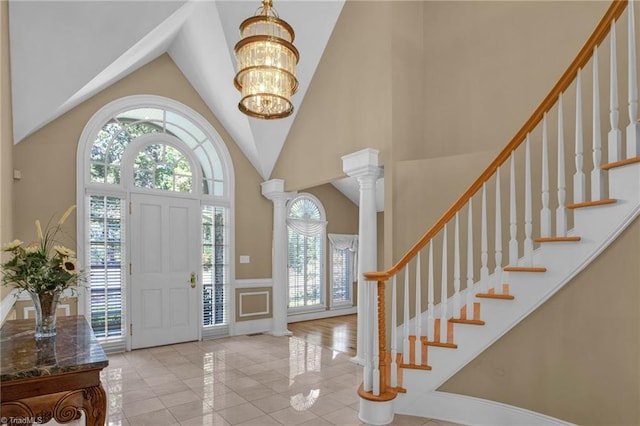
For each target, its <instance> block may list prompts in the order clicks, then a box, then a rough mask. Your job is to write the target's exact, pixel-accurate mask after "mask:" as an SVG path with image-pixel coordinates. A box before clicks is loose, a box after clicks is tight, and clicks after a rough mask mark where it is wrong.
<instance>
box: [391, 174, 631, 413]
mask: <svg viewBox="0 0 640 426" xmlns="http://www.w3.org/2000/svg"><path fill="white" fill-rule="evenodd" d="M609 186H610V197H611V198H614V199H616V200H617V201H616V203H614V204H608V205H602V206H597V207H587V208H581V209H577V210H575V211H574V228H573V230H572V232H570V234H572V235H577V236H580V237H581V240H580V241H579V242H556V243H546V244H542V245H541V247H539V248H538V249H536V253H535V257H534V264H535V265H536V266H544V267H546V268H547V272H545V273H515V272H510V273H508V276H507V277H505V280H504V281H505V282H508V283H509V284H510V289H511V294H513V295H514V296H515V300H510V301H504V300H492V299H482V300H480V299H477V298H476V300H475V302H481V303H482V310H481V316H482V319H483V320H484V321H485V325H484V326H470V325H464V324H455V334H454V341H455V343H456V344H457V345H458V348H457V349H447V348H439V347H432V346H431V347H429V365H431V366H432V367H433V369H432V370H430V371H421V370H413V369H404V371H403V375H404V378H403V387H404V388H405V389H406V390H407V392H406V393H404V394H399V395H398V397H397V398H396V399H395V400H394V411H395V412H396V413H398V414H408V415H415V416H421V417H429V418H439V419H442V420H450V421H457V422H463V423H465V420H464V419H463V418H461V417H460V416H464V415H470V416H471V417H470V418H468V419H467V420H466V422H467V423H473V422H474V420H473V413H466V414H465V413H461V412H460V411H459V410H457V411H456V410H454V411H456V412H453V411H452V412H451V415H450V416H444V417H443V413H442V409H437V407H436V406H434V405H433V404H428V403H426V402H427V401H430V400H436V399H438V398H440V396H439V395H440V394H444V393H443V392H435V391H436V389H437V388H438V387H439V386H441V385H442V384H443V383H444V382H445V381H447V380H448V379H449V378H450V377H452V376H453V375H454V374H456V373H457V372H458V371H459V370H460V369H462V368H463V367H464V366H465V365H467V364H468V363H469V362H470V361H472V360H473V359H474V358H475V357H476V356H478V355H479V354H480V353H482V352H483V351H484V350H486V349H487V348H488V347H489V346H491V345H492V344H493V343H494V342H495V341H497V340H498V339H499V338H500V337H502V336H503V335H504V334H505V333H507V332H508V331H509V330H510V329H512V328H513V327H514V326H516V325H517V324H518V323H519V322H520V321H522V320H523V319H524V318H526V317H527V316H528V315H529V314H530V313H531V312H533V311H534V310H536V309H537V308H538V307H539V306H540V305H542V304H543V303H544V302H545V301H546V300H548V299H549V298H550V297H552V296H553V295H554V294H555V293H556V292H557V291H558V290H560V289H561V288H562V287H563V286H564V285H565V284H567V283H568V282H569V281H571V279H572V278H573V277H575V276H576V275H577V274H578V273H579V272H580V271H582V270H583V269H584V268H585V267H586V266H587V265H589V264H590V263H591V262H592V261H593V260H594V259H595V258H597V257H598V256H599V255H600V253H602V252H603V251H604V250H605V249H606V248H607V247H608V246H609V245H610V244H611V243H612V242H613V241H615V239H616V238H617V237H618V236H619V235H620V234H621V233H622V232H623V231H624V230H625V229H626V228H627V227H628V226H629V225H630V224H631V223H632V222H633V221H634V220H635V219H636V218H637V217H638V216H639V215H640V164H638V163H635V164H630V165H626V166H623V167H619V168H615V169H611V170H609ZM489 279H490V280H493V277H491V276H490V277H489ZM492 282H493V281H492ZM477 286H478V283H476V284H474V293H478V291H476V287H477ZM462 296H464V295H462ZM462 300H464V297H462ZM452 307H453V303H452V298H449V300H448V301H447V308H448V312H452ZM439 311H440V306H437V307H436V308H435V309H434V317H436V318H437V314H438V313H439ZM426 315H427V313H426V312H425V313H423V316H422V318H423V319H424V318H425V317H426ZM412 322H413V320H412ZM412 329H413V328H411V330H412ZM402 332H403V327H402V326H400V327H398V334H399V335H400V334H401V333H402ZM399 338H400V339H401V337H399ZM399 347H401V346H399ZM434 398H435V399H434ZM487 402H488V401H487ZM494 405H496V406H498V405H503V406H505V407H507V406H506V405H504V404H494ZM511 408H514V407H511ZM525 411H526V410H525ZM549 419H551V418H549Z"/></svg>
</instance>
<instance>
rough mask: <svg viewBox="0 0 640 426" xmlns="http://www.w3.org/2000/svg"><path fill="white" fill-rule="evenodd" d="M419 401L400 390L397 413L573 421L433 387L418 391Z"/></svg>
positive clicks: (498, 425)
mask: <svg viewBox="0 0 640 426" xmlns="http://www.w3.org/2000/svg"><path fill="white" fill-rule="evenodd" d="M418 401H419V403H418ZM418 401H413V398H411V397H410V396H409V395H408V394H399V395H398V398H396V400H395V412H396V414H409V415H412V416H420V417H426V418H430V419H436V420H445V421H448V422H454V423H460V424H463V425H491V426H532V425H536V426H543V425H562V426H569V425H573V423H569V422H565V421H563V420H560V419H556V418H554V417H550V416H547V415H544V414H540V413H536V412H534V411H529V410H525V409H523V408H519V407H514V406H512V405H507V404H502V403H500V402H495V401H489V400H486V399H480V398H474V397H471V396H465V395H458V394H453V393H447V392H438V391H434V392H430V393H428V394H426V395H425V394H422V395H419V400H418Z"/></svg>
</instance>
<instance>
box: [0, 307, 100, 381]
mask: <svg viewBox="0 0 640 426" xmlns="http://www.w3.org/2000/svg"><path fill="white" fill-rule="evenodd" d="M56 328H57V334H56V336H54V337H49V338H44V339H39V340H36V338H35V321H34V320H33V319H28V320H12V321H6V322H5V323H4V324H3V326H2V328H1V329H0V381H1V382H6V381H11V380H21V379H25V378H29V377H39V376H50V375H56V374H63V373H70V372H76V371H83V370H93V369H102V368H105V367H106V366H107V365H109V361H108V360H107V356H106V355H105V353H104V351H103V350H102V346H100V344H99V343H98V341H97V340H96V337H95V335H94V334H93V330H92V329H91V327H90V326H89V323H88V322H87V320H86V319H85V318H84V316H60V317H58V319H57V323H56Z"/></svg>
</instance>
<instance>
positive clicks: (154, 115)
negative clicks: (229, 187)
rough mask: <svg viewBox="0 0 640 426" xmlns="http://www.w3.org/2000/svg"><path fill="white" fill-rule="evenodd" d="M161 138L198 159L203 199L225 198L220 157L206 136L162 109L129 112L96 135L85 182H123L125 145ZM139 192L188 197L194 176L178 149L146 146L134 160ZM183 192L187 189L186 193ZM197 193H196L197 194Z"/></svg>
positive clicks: (182, 119)
mask: <svg viewBox="0 0 640 426" xmlns="http://www.w3.org/2000/svg"><path fill="white" fill-rule="evenodd" d="M149 134H165V135H170V136H173V137H174V138H176V139H178V140H180V141H182V143H184V144H185V145H186V147H188V148H189V149H190V150H191V151H192V152H193V154H194V155H195V156H196V158H197V159H198V163H199V166H200V168H201V170H200V173H201V179H200V181H201V182H202V187H201V188H200V191H201V192H202V194H207V195H213V196H216V197H223V196H226V195H227V194H226V192H225V182H224V170H223V167H222V164H221V161H220V155H219V153H218V152H217V151H216V148H215V144H214V143H212V141H211V140H210V138H209V137H207V135H206V134H205V132H204V131H203V130H202V129H201V128H200V127H199V126H198V125H197V124H196V123H194V122H193V121H191V120H189V119H188V118H187V117H185V116H184V115H182V114H180V113H178V112H175V111H171V110H168V109H162V108H133V109H130V110H127V111H123V112H120V113H118V114H117V115H115V116H114V117H112V118H111V119H109V120H108V121H107V122H106V123H105V124H104V125H103V126H102V127H101V128H100V130H99V131H98V133H97V135H96V137H95V140H94V142H93V145H92V147H91V153H90V162H91V165H90V168H89V181H90V182H91V183H96V184H115V185H119V184H121V183H122V180H123V179H122V166H123V164H122V162H123V159H124V153H125V150H126V148H127V146H128V145H129V144H130V143H131V142H132V141H133V140H135V139H136V138H139V137H140V136H143V135H149ZM135 167H136V175H135V183H136V186H138V187H143V188H158V189H165V190H173V191H179V192H191V191H193V190H194V189H192V188H191V186H192V185H193V184H194V183H195V182H194V180H193V175H192V173H194V172H195V171H191V170H189V168H188V162H187V161H186V159H185V158H184V154H181V153H180V152H179V150H177V149H176V148H174V147H171V146H167V145H160V144H155V145H149V146H147V147H146V148H145V149H144V151H142V152H140V153H139V155H138V157H137V158H136V160H135ZM187 188H189V189H188V190H187ZM200 191H198V192H200Z"/></svg>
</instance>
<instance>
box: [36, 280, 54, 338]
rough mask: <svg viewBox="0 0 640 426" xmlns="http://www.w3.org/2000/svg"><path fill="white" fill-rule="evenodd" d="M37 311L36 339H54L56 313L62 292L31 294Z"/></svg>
mask: <svg viewBox="0 0 640 426" xmlns="http://www.w3.org/2000/svg"><path fill="white" fill-rule="evenodd" d="M29 295H30V296H31V299H32V300H33V306H34V308H35V309H36V339H42V338H45V337H52V336H55V335H56V311H57V310H58V300H59V299H60V292H59V291H54V292H53V293H35V292H31V291H30V292H29Z"/></svg>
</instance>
